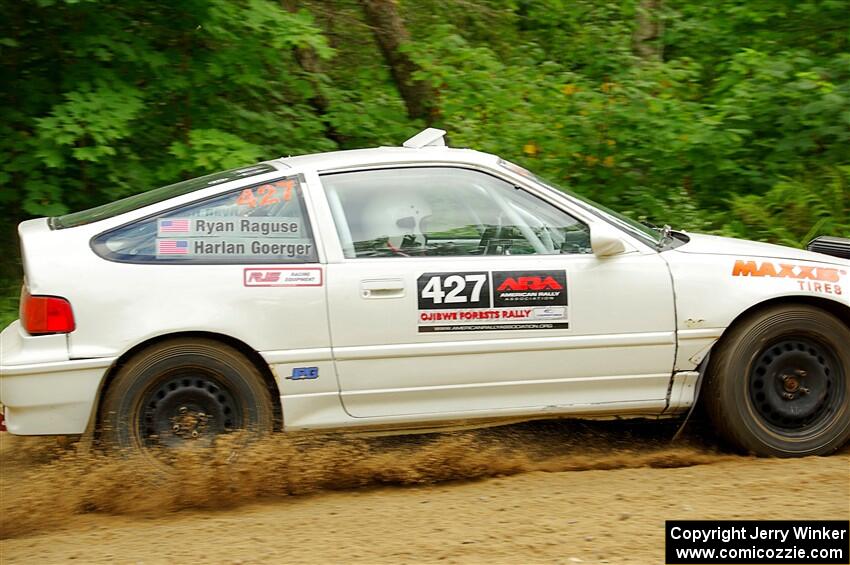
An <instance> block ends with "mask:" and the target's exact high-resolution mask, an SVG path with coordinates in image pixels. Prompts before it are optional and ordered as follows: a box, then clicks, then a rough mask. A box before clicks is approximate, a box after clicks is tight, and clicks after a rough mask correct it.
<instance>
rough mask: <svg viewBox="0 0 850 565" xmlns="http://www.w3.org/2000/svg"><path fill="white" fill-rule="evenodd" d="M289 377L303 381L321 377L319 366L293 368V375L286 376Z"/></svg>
mask: <svg viewBox="0 0 850 565" xmlns="http://www.w3.org/2000/svg"><path fill="white" fill-rule="evenodd" d="M286 378H287V379H290V380H293V381H303V380H306V379H318V378H319V368H318V367H294V368H293V369H292V375H291V376H289V377H286Z"/></svg>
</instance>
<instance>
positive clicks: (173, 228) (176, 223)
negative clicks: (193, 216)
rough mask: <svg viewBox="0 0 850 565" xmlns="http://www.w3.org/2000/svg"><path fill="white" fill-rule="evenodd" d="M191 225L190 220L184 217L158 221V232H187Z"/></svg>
mask: <svg viewBox="0 0 850 565" xmlns="http://www.w3.org/2000/svg"><path fill="white" fill-rule="evenodd" d="M191 227H192V220H189V219H186V218H182V219H174V220H160V221H159V233H189V232H190V231H191Z"/></svg>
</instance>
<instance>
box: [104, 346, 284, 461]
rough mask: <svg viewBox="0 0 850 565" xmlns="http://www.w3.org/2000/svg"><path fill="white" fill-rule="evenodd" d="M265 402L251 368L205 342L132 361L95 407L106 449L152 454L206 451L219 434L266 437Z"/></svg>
mask: <svg viewBox="0 0 850 565" xmlns="http://www.w3.org/2000/svg"><path fill="white" fill-rule="evenodd" d="M273 417H274V412H273V409H272V403H271V398H270V395H269V392H268V390H267V388H266V386H265V383H264V381H263V378H262V376H261V375H260V372H259V371H258V369H257V367H256V366H254V364H252V363H251V362H250V361H249V360H248V359H246V358H245V357H244V356H243V355H242V354H241V353H240V352H239V351H237V350H236V349H233V348H232V347H230V346H228V345H225V344H222V343H219V342H217V341H213V340H210V339H205V338H186V339H175V340H169V341H165V342H162V343H159V344H156V345H153V346H152V347H150V348H148V349H145V350H143V351H141V352H140V353H138V354H136V355H134V356H133V357H132V358H131V359H130V360H129V361H128V362H127V363H126V364H125V365H124V366H123V367H121V368H120V370H119V372H118V374H117V375H116V377H115V379H114V380H113V381H112V382H111V383H110V385H109V388H108V390H107V391H106V395H105V396H104V399H103V403H102V405H101V438H102V440H104V442H105V443H106V445H109V446H112V447H115V448H119V449H126V450H133V451H144V452H156V451H165V452H166V453H168V452H169V451H170V452H172V453H173V450H176V449H180V448H184V447H191V446H208V445H211V444H212V442H213V441H214V440H215V439H216V438H217V437H218V436H220V435H222V434H226V433H230V432H233V431H237V430H246V431H247V432H248V434H249V435H256V434H263V433H266V432H269V431H271V429H272V424H273Z"/></svg>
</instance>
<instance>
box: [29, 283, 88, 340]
mask: <svg viewBox="0 0 850 565" xmlns="http://www.w3.org/2000/svg"><path fill="white" fill-rule="evenodd" d="M21 324H23V326H24V329H25V330H26V331H27V333H29V334H32V335H41V334H64V333H69V332H72V331H74V327H75V324H74V312H72V311H71V303H70V302H68V301H67V300H65V299H64V298H59V297H58V296H32V295H31V294H30V293H29V291H27V289H26V288H24V289H23V291H22V292H21Z"/></svg>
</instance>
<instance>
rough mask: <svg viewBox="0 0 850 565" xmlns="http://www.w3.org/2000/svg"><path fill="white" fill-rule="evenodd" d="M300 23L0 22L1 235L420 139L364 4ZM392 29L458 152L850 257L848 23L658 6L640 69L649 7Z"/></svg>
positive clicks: (236, 2) (457, 12) (494, 14)
mask: <svg viewBox="0 0 850 565" xmlns="http://www.w3.org/2000/svg"><path fill="white" fill-rule="evenodd" d="M290 4H291V3H289V2H280V1H278V0H185V1H183V2H177V3H163V2H156V1H153V0H133V1H124V2H117V1H115V0H87V1H62V0H38V1H36V0H21V1H20V2H11V3H6V4H5V5H4V17H3V20H2V21H0V206H2V217H0V223H2V224H4V225H5V224H9V225H12V224H14V223H17V222H18V221H21V220H23V219H26V218H28V217H32V216H40V215H55V214H60V213H63V212H65V211H68V210H78V209H83V208H87V207H90V206H93V205H97V204H101V203H103V202H107V201H111V200H114V199H116V198H119V197H122V196H126V195H129V194H132V193H136V192H139V191H143V190H147V189H149V188H152V187H155V186H159V185H163V184H169V183H172V182H175V181H178V180H180V179H183V178H188V177H191V176H195V175H199V174H203V173H207V172H212V171H214V170H217V169H223V168H229V167H233V166H238V165H241V164H246V163H250V162H254V161H257V160H260V159H267V158H273V157H277V156H280V155H288V154H300V153H307V152H316V151H327V150H334V149H338V148H343V149H345V148H354V147H362V146H370V145H395V144H398V143H399V142H400V141H401V140H403V139H405V138H406V137H408V136H409V135H411V134H413V133H415V132H416V131H417V130H418V129H420V128H421V127H422V126H423V125H424V124H422V123H419V122H416V121H412V120H410V119H409V118H408V117H407V115H406V112H405V105H404V103H403V100H402V99H401V97H400V95H399V90H398V88H397V87H396V85H395V83H394V81H393V77H392V74H391V73H390V71H389V68H388V65H387V61H386V58H385V57H384V56H383V54H382V53H381V51H380V50H379V49H378V47H377V44H376V43H375V41H374V37H373V35H372V30H371V28H370V27H369V26H367V25H366V24H365V20H364V17H363V14H362V11H361V7H360V5H359V4H358V2H352V1H342V0H332V1H330V2H324V1H323V2H319V1H318V0H315V1H308V2H305V3H303V4H300V5H299V7H298V10H296V11H289V10H287V9H286V8H285V6H289V5H290ZM399 6H400V7H401V13H402V16H403V18H404V20H405V23H406V25H407V27H408V30H409V32H410V41H407V42H405V44H404V46H403V47H402V49H403V50H404V51H405V52H406V53H408V54H409V55H410V57H411V58H412V59H413V60H414V61H415V62H416V63H417V64H418V65H419V70H418V72H417V74H416V77H417V78H418V79H421V80H425V81H428V82H429V83H430V84H431V85H433V88H434V90H435V92H436V96H437V100H436V111H437V115H436V120H435V122H436V123H435V125H437V126H441V127H444V128H445V129H447V130H448V131H449V135H450V140H451V142H452V144H453V145H456V146H470V147H475V148H479V149H483V150H485V151H490V152H493V153H498V154H500V155H502V156H503V157H505V158H507V159H511V160H514V161H516V162H518V163H520V164H522V165H524V166H526V167H528V168H530V169H532V170H534V171H536V172H538V173H540V174H541V175H543V176H545V177H549V178H551V179H552V180H553V181H555V182H557V183H559V184H567V185H569V186H571V187H572V188H573V189H575V190H577V191H579V192H581V193H584V194H587V195H588V196H590V197H592V198H595V199H597V200H599V201H601V202H602V203H604V204H607V205H609V206H611V207H614V208H617V209H619V210H622V211H625V212H627V213H630V214H632V215H633V216H635V217H639V218H643V219H648V220H650V221H652V222H654V223H657V224H662V223H669V224H671V225H673V226H678V227H683V228H686V229H691V230H694V231H708V232H714V233H722V234H726V235H733V236H740V237H747V238H754V239H763V240H767V241H774V242H779V243H785V244H788V245H802V244H804V243H805V242H806V241H807V239H808V238H810V237H812V236H814V235H817V234H832V235H843V236H850V220H848V215H850V214H848V210H850V205H848V199H850V196H848V191H850V189H848V184H850V183H848V175H849V174H850V173H848V170H850V169H848V167H850V44H849V43H848V38H850V20H848V18H847V17H846V14H847V2H846V1H845V0H800V1H798V2H781V1H779V0H752V1H749V2H744V3H742V2H739V1H738V0H718V1H716V2H708V3H706V2H696V1H694V0H666V1H665V3H664V7H663V8H662V9H660V10H659V11H658V12H657V13H654V14H651V16H653V17H654V18H655V19H657V20H658V21H660V22H662V23H663V34H662V35H661V38H660V40H659V41H658V42H657V46H658V47H659V49H660V52H661V54H662V57H661V58H660V60H651V61H650V60H641V59H640V58H639V57H637V56H636V55H635V52H636V51H635V49H634V45H633V41H634V39H633V37H634V32H635V29H636V26H637V15H638V13H639V12H641V10H643V8H642V7H641V6H642V2H641V1H640V0H621V1H620V2H608V3H605V2H597V1H594V0H570V1H567V0H492V1H488V2H483V1H477V0H417V1H416V2H413V1H412V0H403V1H402V2H400V3H399ZM305 53H309V54H310V56H311V58H312V60H313V61H314V64H312V65H305V64H304V63H303V56H304V54H305ZM7 232H8V233H10V234H11V233H12V232H11V231H8V230H7ZM14 246H15V243H14V241H13V237H12V236H9V237H5V238H4V240H3V241H2V242H0V251H3V252H4V254H5V256H11V255H12V252H11V251H10V250H11V249H12V248H14ZM4 276H6V275H4ZM10 276H11V275H10ZM16 292H17V291H15V293H16ZM9 304H12V302H9ZM0 310H3V306H2V304H0Z"/></svg>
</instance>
